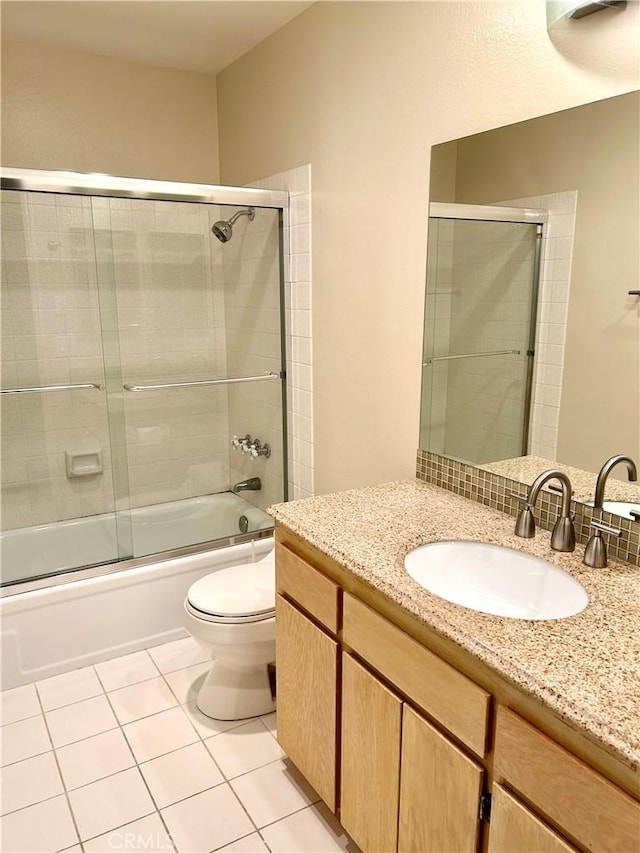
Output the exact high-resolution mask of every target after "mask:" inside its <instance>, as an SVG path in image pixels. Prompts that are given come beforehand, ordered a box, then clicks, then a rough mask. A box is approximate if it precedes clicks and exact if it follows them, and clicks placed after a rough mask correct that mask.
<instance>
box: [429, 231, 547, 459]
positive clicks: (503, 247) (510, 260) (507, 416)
mask: <svg viewBox="0 0 640 853" xmlns="http://www.w3.org/2000/svg"><path fill="white" fill-rule="evenodd" d="M540 236H541V227H540V226H539V225H537V224H531V223H523V222H504V221H488V220H475V219H474V220H471V219H469V220H467V219H449V218H439V217H431V218H430V219H429V246H428V261H427V288H426V304H425V325H424V351H423V366H422V416H421V432H422V434H421V436H420V446H421V447H423V448H428V449H429V450H431V451H432V452H434V453H439V454H442V455H445V456H449V457H453V458H455V459H460V460H463V461H465V462H470V463H471V464H474V465H481V464H484V463H487V462H492V461H496V460H499V459H509V458H512V457H515V456H521V455H523V454H526V452H527V444H528V430H529V415H530V403H531V387H532V374H533V355H534V342H535V325H536V303H537V279H538V270H539V241H540Z"/></svg>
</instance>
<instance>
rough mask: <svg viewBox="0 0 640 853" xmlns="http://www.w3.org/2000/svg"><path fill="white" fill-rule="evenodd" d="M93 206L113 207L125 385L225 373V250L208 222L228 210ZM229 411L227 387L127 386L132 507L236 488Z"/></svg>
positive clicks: (125, 202)
mask: <svg viewBox="0 0 640 853" xmlns="http://www.w3.org/2000/svg"><path fill="white" fill-rule="evenodd" d="M93 204H94V205H95V206H96V207H102V208H104V207H107V208H108V211H107V213H108V220H107V221H108V222H109V223H110V229H111V239H112V254H113V275H114V280H115V293H116V306H117V315H118V318H117V323H118V330H119V331H118V335H119V345H120V360H121V365H122V378H123V382H124V383H125V384H134V385H141V384H159V383H171V382H180V381H195V380H201V379H211V378H212V377H224V376H226V375H227V354H226V333H225V309H224V289H223V267H222V256H221V253H220V249H219V248H218V246H217V245H216V246H214V245H213V242H214V241H213V239H212V238H211V233H210V228H211V225H212V224H213V222H215V221H216V220H217V219H220V218H225V217H226V216H227V215H228V214H227V213H224V212H223V210H224V209H223V208H220V207H218V206H214V205H201V204H191V203H187V202H169V201H151V200H135V199H94V201H93ZM216 242H217V241H216ZM220 248H222V246H221V244H220ZM227 410H228V390H227V388H226V387H225V386H221V387H210V388H195V389H169V390H164V391H151V392H148V391H147V392H124V417H125V423H126V446H127V456H128V475H129V494H130V501H131V505H132V506H146V505H149V504H156V503H162V502H165V501H171V500H178V499H182V498H189V497H194V496H197V495H201V494H210V493H212V492H217V491H224V490H226V489H228V488H229V479H230V477H229V461H228V445H229V425H228V419H227Z"/></svg>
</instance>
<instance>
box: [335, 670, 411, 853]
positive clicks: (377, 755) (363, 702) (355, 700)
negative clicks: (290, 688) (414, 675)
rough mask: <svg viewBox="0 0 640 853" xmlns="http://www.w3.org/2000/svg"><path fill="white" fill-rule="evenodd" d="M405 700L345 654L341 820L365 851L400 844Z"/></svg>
mask: <svg viewBox="0 0 640 853" xmlns="http://www.w3.org/2000/svg"><path fill="white" fill-rule="evenodd" d="M401 723H402V701H401V700H400V699H399V698H398V697H397V696H396V695H395V693H392V692H391V690H389V689H388V688H387V687H385V686H384V684H382V682H381V681H379V680H378V679H377V678H376V677H375V676H373V675H371V673H370V672H368V671H367V670H366V669H365V668H364V667H363V666H361V665H360V664H359V663H357V662H356V660H355V659H354V658H352V657H351V656H350V655H348V654H343V655H342V762H341V765H342V772H341V787H340V822H341V823H342V825H343V826H344V828H345V829H346V830H347V832H348V833H349V835H350V836H351V837H352V838H353V840H354V841H355V842H356V844H357V845H358V846H359V847H360V848H361V850H363V851H364V853H395V850H396V848H397V843H398V794H399V788H400V779H399V774H400V727H401Z"/></svg>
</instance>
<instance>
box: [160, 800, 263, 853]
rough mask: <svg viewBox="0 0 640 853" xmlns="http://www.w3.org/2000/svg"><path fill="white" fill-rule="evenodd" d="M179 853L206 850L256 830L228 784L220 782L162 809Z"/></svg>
mask: <svg viewBox="0 0 640 853" xmlns="http://www.w3.org/2000/svg"><path fill="white" fill-rule="evenodd" d="M162 816H163V818H164V820H165V822H166V824H167V828H168V830H169V832H170V833H171V837H172V839H173V843H174V844H175V845H176V847H177V849H178V851H179V853H194V851H198V853H205V851H209V850H216V849H217V848H218V847H222V846H223V845H224V844H228V843H229V842H230V841H235V840H236V839H237V838H242V837H243V836H244V835H248V834H249V833H251V832H252V831H253V829H254V827H253V824H252V823H251V821H250V820H249V818H248V817H247V815H246V814H245V812H244V810H243V808H242V806H241V805H240V803H239V802H238V801H237V799H236V798H235V796H234V794H233V791H232V790H231V788H230V787H229V786H228V785H218V787H217V788H211V790H209V791H204V792H203V793H202V794H196V795H195V797H189V799H188V800H183V801H182V802H181V803H176V804H175V805H173V806H169V807H168V808H166V809H163V810H162Z"/></svg>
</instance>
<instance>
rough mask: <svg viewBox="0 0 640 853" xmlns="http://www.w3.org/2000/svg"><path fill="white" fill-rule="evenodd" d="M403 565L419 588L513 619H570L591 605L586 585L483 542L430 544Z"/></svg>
mask: <svg viewBox="0 0 640 853" xmlns="http://www.w3.org/2000/svg"><path fill="white" fill-rule="evenodd" d="M404 565H405V568H406V570H407V572H408V573H409V574H410V575H411V577H412V578H413V579H414V580H415V581H416V582H417V583H419V584H420V586H422V587H424V588H425V589H428V590H429V592H433V593H434V594H435V595H437V596H439V597H440V598H445V599H446V600H447V601H451V602H453V603H454V604H461V605H462V606H463V607H469V608H470V609H471V610H479V611H480V613H491V614H493V615H494V616H509V617H510V618H512V619H565V618H566V617H568V616H575V614H576V613H580V612H581V611H582V610H584V608H585V607H586V606H587V604H588V603H589V597H588V595H587V593H586V590H585V589H584V587H583V586H582V584H580V583H578V581H577V580H575V579H574V578H572V577H571V575H569V574H567V572H565V571H564V570H563V569H559V568H558V567H557V566H552V565H551V563H546V562H545V561H544V560H540V559H539V558H538V557H533V556H531V555H530V554H523V553H522V552H521V551H514V550H513V548H502V547H500V546H499V545H486V544H484V543H483V542H431V543H429V544H427V545H421V546H420V547H419V548H416V549H415V550H413V551H410V552H409V553H408V554H407V556H406V557H405V558H404Z"/></svg>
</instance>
